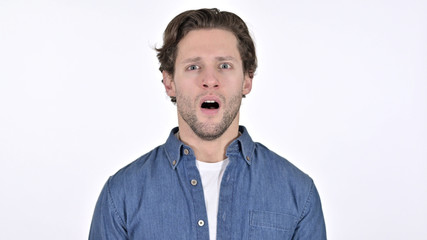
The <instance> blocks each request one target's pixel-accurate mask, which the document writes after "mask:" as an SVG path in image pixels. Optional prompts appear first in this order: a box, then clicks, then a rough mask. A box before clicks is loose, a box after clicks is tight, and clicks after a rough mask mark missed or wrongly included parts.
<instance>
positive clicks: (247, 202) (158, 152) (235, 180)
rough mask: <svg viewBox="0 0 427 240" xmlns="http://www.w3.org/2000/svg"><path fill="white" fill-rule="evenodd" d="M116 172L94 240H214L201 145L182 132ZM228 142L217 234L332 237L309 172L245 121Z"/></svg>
mask: <svg viewBox="0 0 427 240" xmlns="http://www.w3.org/2000/svg"><path fill="white" fill-rule="evenodd" d="M177 131H178V128H175V129H173V130H172V131H171V134H170V136H169V138H168V140H167V141H166V143H165V144H164V145H161V146H159V147H157V148H155V149H154V150H152V151H151V152H149V153H147V154H145V155H144V156H142V157H140V158H139V159H137V160H136V161H134V162H132V163H131V164H129V165H128V166H126V167H124V168H123V169H121V170H120V171H118V172H117V173H116V174H115V175H113V176H112V177H110V178H109V179H108V181H107V183H106V184H105V186H104V188H103V190H102V192H101V195H100V197H99V199H98V202H97V204H96V208H95V212H94V215H93V219H92V225H91V229H90V234H89V239H93V240H95V239H96V240H100V239H114V240H118V239H138V240H144V239H147V240H157V239H174V240H176V239H183V240H196V239H206V240H207V239H209V227H208V224H209V223H208V221H207V214H206V208H205V200H204V195H203V188H202V184H201V180H200V175H199V171H198V170H197V167H196V162H195V160H196V159H195V155H194V152H193V150H192V149H191V148H190V147H189V146H187V145H185V144H183V143H182V142H181V141H179V140H178V139H177V138H176V137H175V135H174V134H175V133H176V132H177ZM240 132H241V133H242V134H241V136H240V137H239V138H237V139H236V140H234V141H233V142H232V143H231V144H230V145H229V146H228V148H227V152H226V155H227V157H228V158H229V159H230V162H229V164H228V166H227V168H226V170H225V172H224V176H223V178H222V182H221V188H220V196H219V207H218V219H217V239H224V240H225V239H228V240H237V239H254V240H270V239H271V240H273V239H282V240H284V239H303V240H309V239H313V240H322V239H326V231H325V223H324V219H323V213H322V207H321V203H320V198H319V195H318V193H317V190H316V187H315V186H314V184H313V181H312V180H311V178H310V177H309V176H307V175H306V174H304V173H303V172H301V171H300V170H299V169H297V168H296V167H295V166H294V165H292V164H291V163H290V162H288V161H287V160H285V159H284V158H282V157H280V156H278V155H277V154H275V153H273V152H272V151H270V150H268V149H267V148H266V147H265V146H263V145H262V144H259V143H254V142H253V141H252V139H251V137H250V136H249V134H248V132H247V130H246V129H245V128H244V127H242V126H241V127H240Z"/></svg>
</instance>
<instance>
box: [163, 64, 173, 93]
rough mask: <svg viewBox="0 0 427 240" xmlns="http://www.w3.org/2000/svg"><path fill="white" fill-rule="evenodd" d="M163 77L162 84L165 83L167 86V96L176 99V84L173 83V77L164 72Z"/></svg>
mask: <svg viewBox="0 0 427 240" xmlns="http://www.w3.org/2000/svg"><path fill="white" fill-rule="evenodd" d="M162 75H163V81H162V82H163V85H164V86H165V90H166V94H167V95H168V96H169V97H176V92H175V83H174V81H173V77H172V75H171V74H170V73H168V72H166V71H164V70H163V72H162Z"/></svg>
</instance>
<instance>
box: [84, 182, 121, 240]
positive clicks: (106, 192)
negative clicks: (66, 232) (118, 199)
mask: <svg viewBox="0 0 427 240" xmlns="http://www.w3.org/2000/svg"><path fill="white" fill-rule="evenodd" d="M110 180H111V178H110V179H109V180H108V181H107V183H106V184H105V186H104V188H103V189H102V192H101V194H100V196H99V198H98V201H97V203H96V207H95V212H94V214H93V218H92V224H91V226H90V232H89V240H110V239H114V240H121V239H123V240H124V239H128V238H127V231H126V227H125V224H124V221H123V219H122V218H120V216H119V214H118V211H117V208H116V205H115V204H114V200H113V198H112V196H111V192H110V187H109V186H110Z"/></svg>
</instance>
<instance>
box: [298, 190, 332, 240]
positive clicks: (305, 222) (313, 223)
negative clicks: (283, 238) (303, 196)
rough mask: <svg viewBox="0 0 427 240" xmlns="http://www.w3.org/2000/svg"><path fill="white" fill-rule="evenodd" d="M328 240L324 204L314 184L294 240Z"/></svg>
mask: <svg viewBox="0 0 427 240" xmlns="http://www.w3.org/2000/svg"><path fill="white" fill-rule="evenodd" d="M311 239H312V240H326V227H325V220H324V218H323V211H322V204H321V202H320V197H319V193H318V192H317V189H316V186H315V185H314V183H313V182H312V185H311V189H310V194H309V195H308V198H307V201H306V204H305V207H304V210H303V212H302V214H301V217H300V220H299V222H298V225H297V227H296V229H295V232H294V236H293V237H292V240H311Z"/></svg>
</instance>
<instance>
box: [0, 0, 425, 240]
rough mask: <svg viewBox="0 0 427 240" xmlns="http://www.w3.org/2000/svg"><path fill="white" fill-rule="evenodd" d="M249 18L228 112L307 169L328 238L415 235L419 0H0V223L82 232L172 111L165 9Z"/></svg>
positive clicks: (172, 120)
mask: <svg viewBox="0 0 427 240" xmlns="http://www.w3.org/2000/svg"><path fill="white" fill-rule="evenodd" d="M200 7H218V8H220V9H221V10H228V11H232V12H235V13H237V14H238V15H239V16H241V17H242V18H243V19H244V20H245V21H246V22H247V24H248V26H249V28H250V29H251V32H252V33H253V36H254V39H255V42H256V45H257V52H258V60H259V68H258V71H257V74H256V77H255V79H254V86H253V91H252V93H251V94H249V95H248V97H247V98H246V99H245V100H243V105H242V111H241V113H242V116H241V124H243V125H245V126H246V127H247V128H248V130H249V132H250V134H251V135H252V138H253V139H254V140H256V141H259V142H262V143H263V144H265V145H267V146H268V147H269V148H270V149H272V150H273V151H275V152H277V153H279V154H280V155H282V156H284V157H286V158H287V159H289V160H290V161H291V162H293V163H294V164H295V165H297V166H298V167H299V168H300V169H302V170H303V171H304V172H306V173H308V174H309V175H310V176H311V177H312V178H313V179H314V180H315V182H316V185H317V187H318V190H319V192H320V194H321V198H322V201H323V208H324V214H325V219H326V224H327V231H328V238H329V239H339V240H341V239H346V240H352V239H354V240H356V239H357V240H360V239H364V240H365V239H372V240H378V239H384V240H394V239H411V240H414V239H415V240H421V239H426V238H427V124H426V123H427V14H426V13H427V2H426V1H416V0H405V1H403V0H401V1H398V0H396V1H393V0H383V1H381V0H371V1H363V0H362V1H338V0H335V1H334V0H329V1H310V0H305V1H287V0H286V1H256V2H253V3H250V2H248V1H245V0H241V1H233V2H231V1H217V2H216V3H215V4H213V3H211V2H208V1H203V0H197V1H196V0H195V1H172V0H170V1H141V0H140V1H137V0H121V1H118V0H104V1H101V0H38V1H29V0H28V1H22V0H0V160H1V165H0V166H1V169H0V171H1V174H0V191H1V192H0V193H1V198H0V201H1V204H0V239H8V240H9V239H55V240H56V239H70V240H75V239H87V235H88V231H89V226H90V222H91V217H92V213H93V209H94V206H95V203H96V200H97V197H98V195H99V192H100V191H101V188H102V186H103V184H104V183H105V181H106V180H107V178H108V176H110V175H112V174H114V173H115V172H116V171H117V170H118V169H120V168H121V167H123V166H125V165H126V164H128V163H130V162H131V161H133V160H134V159H136V158H137V157H139V156H140V155H142V154H144V153H146V152H147V151H149V150H151V149H152V148H154V147H156V146H157V145H159V144H162V143H163V142H164V141H165V140H166V138H167V136H168V133H169V131H170V129H171V128H172V127H174V126H175V125H176V124H177V121H176V110H175V106H174V105H173V104H172V103H170V102H169V100H168V98H167V97H166V94H165V91H164V89H163V88H162V85H161V83H160V80H161V74H160V72H159V71H158V67H159V65H158V61H157V59H156V56H155V55H156V53H155V51H154V50H153V47H155V46H161V44H162V38H161V37H162V33H163V30H164V28H165V27H166V25H167V23H168V22H169V21H170V20H171V19H172V18H173V17H174V16H175V15H177V14H178V13H180V12H182V11H184V10H187V9H195V8H200Z"/></svg>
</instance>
